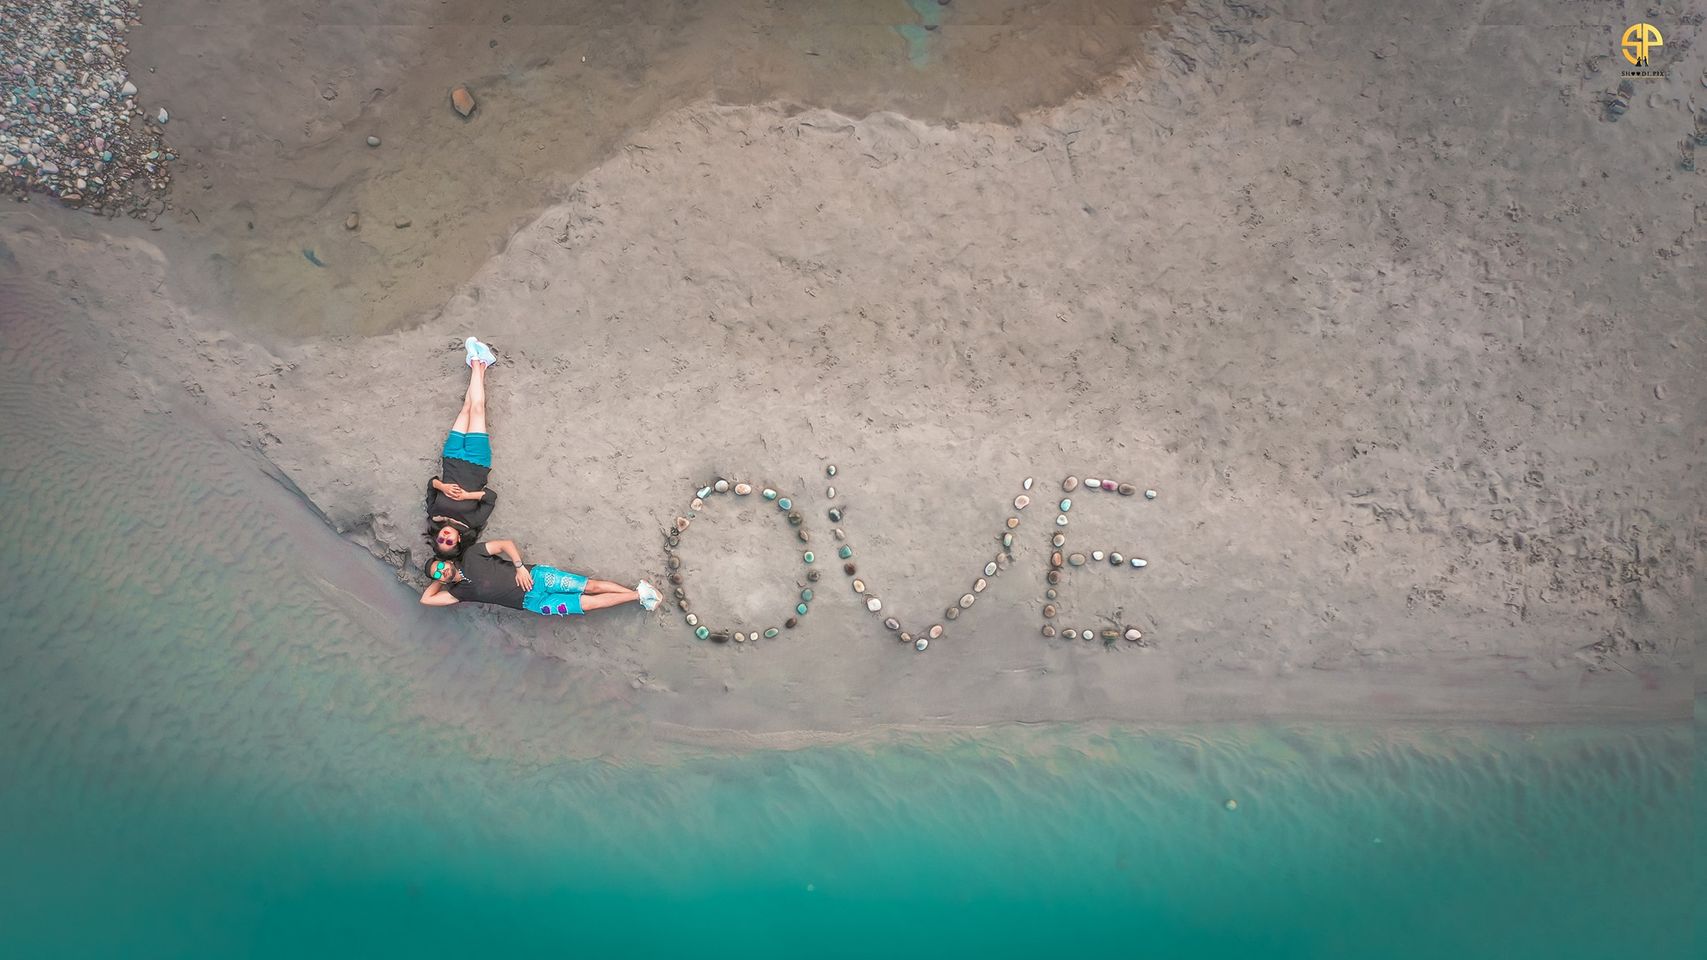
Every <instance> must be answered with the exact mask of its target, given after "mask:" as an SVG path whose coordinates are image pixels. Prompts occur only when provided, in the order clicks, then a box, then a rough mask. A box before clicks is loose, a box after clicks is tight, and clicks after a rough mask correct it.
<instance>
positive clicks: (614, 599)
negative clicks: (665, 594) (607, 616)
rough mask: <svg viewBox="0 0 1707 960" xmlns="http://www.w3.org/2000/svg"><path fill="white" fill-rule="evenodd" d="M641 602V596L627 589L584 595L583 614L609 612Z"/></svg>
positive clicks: (582, 600)
mask: <svg viewBox="0 0 1707 960" xmlns="http://www.w3.org/2000/svg"><path fill="white" fill-rule="evenodd" d="M639 600H640V594H638V593H635V592H634V591H633V590H627V589H619V590H617V591H616V592H614V593H582V594H581V612H583V613H590V612H592V611H594V610H608V609H609V608H611V607H620V606H622V605H623V604H625V603H636V602H638V601H639Z"/></svg>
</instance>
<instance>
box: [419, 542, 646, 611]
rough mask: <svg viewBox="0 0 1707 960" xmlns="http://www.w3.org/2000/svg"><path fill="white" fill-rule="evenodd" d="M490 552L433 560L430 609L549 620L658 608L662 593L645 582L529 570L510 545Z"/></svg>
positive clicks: (539, 567)
mask: <svg viewBox="0 0 1707 960" xmlns="http://www.w3.org/2000/svg"><path fill="white" fill-rule="evenodd" d="M484 547H485V549H482V550H474V551H472V552H470V553H469V555H468V557H467V558H466V559H464V560H463V561H461V562H460V563H459V562H457V561H455V560H442V559H439V560H428V561H427V576H429V577H432V578H433V582H432V583H430V584H428V585H427V589H426V591H425V592H423V593H422V594H421V602H422V603H424V604H426V605H427V606H429V607H448V606H450V605H451V604H454V603H459V602H461V601H464V600H466V601H468V602H469V603H494V604H497V605H498V606H501V607H514V608H516V609H517V610H528V611H531V612H533V613H538V614H543V615H545V616H548V617H554V616H571V617H575V616H580V615H581V614H583V613H586V612H587V611H589V610H603V609H605V608H606V607H615V606H618V605H620V604H624V603H633V602H635V601H636V600H638V601H640V605H641V606H642V607H645V608H646V609H648V610H650V609H652V608H653V607H656V606H657V605H658V599H659V596H658V591H657V589H656V588H654V587H653V586H652V585H651V584H650V583H647V582H646V581H644V580H642V581H640V583H638V584H636V585H635V587H634V589H633V590H630V589H628V588H627V587H625V586H623V585H622V584H620V583H612V582H611V581H609V580H589V579H587V578H586V577H584V576H582V575H580V574H578V573H565V572H564V571H562V570H559V569H557V568H556V567H549V566H546V565H545V564H543V563H536V564H534V565H533V566H531V567H529V566H524V565H523V564H522V552H521V551H520V550H518V549H517V548H516V545H515V543H514V542H513V541H510V540H493V541H490V542H488V543H486V544H485V545H484ZM500 555H501V556H500Z"/></svg>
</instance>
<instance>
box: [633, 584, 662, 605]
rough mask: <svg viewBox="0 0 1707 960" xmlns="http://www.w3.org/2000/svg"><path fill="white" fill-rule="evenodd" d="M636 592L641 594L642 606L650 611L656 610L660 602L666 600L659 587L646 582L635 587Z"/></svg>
mask: <svg viewBox="0 0 1707 960" xmlns="http://www.w3.org/2000/svg"><path fill="white" fill-rule="evenodd" d="M634 592H635V593H638V594H640V605H641V606H642V607H645V608H646V609H648V610H653V609H656V608H657V606H658V601H660V600H662V599H664V597H663V595H662V594H660V593H659V592H658V588H657V587H654V586H652V585H651V584H650V583H647V582H646V581H644V580H642V581H640V582H639V583H637V584H635V585H634Z"/></svg>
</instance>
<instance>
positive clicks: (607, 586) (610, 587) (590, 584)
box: [581, 580, 640, 597]
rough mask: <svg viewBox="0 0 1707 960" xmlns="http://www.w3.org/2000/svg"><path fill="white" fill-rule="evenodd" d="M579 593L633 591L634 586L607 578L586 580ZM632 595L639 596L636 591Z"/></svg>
mask: <svg viewBox="0 0 1707 960" xmlns="http://www.w3.org/2000/svg"><path fill="white" fill-rule="evenodd" d="M581 593H582V594H591V593H634V588H633V587H625V586H623V585H622V584H620V583H612V582H610V581H609V580H588V581H587V582H586V584H585V585H584V586H582V587H581ZM634 595H635V596H637V597H638V596H640V594H638V593H635V594H634Z"/></svg>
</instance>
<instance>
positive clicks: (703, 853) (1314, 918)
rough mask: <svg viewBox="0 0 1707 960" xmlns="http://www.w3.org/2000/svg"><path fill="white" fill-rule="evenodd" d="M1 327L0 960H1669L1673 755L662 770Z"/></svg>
mask: <svg viewBox="0 0 1707 960" xmlns="http://www.w3.org/2000/svg"><path fill="white" fill-rule="evenodd" d="M3 292H5V291H3V290H0V293H3ZM0 299H3V298H0ZM0 321H4V324H3V326H0V330H3V331H4V341H3V343H0V364H3V365H4V369H6V370H8V371H9V373H8V376H7V377H5V378H4V379H0V449H4V450H6V451H7V452H8V456H7V457H5V458H3V459H4V463H3V464H0V497H4V500H5V502H6V503H7V504H8V507H9V508H8V509H7V510H6V511H4V512H3V513H0V540H3V542H5V543H8V544H10V545H12V550H11V551H9V554H10V555H9V557H8V562H7V566H6V570H5V572H4V575H3V576H0V610H3V611H4V613H3V617H4V622H3V629H0V955H3V956H7V957H12V956H16V957H85V956H87V957H179V956H210V957H232V956H251V957H301V956H363V957H372V956H392V955H399V954H408V955H414V956H444V955H469V954H476V953H478V954H482V955H489V954H499V955H524V956H561V957H567V956H577V957H578V956H588V957H605V956H672V957H679V956H684V955H694V956H702V955H703V956H722V955H739V956H741V957H744V958H757V957H773V956H775V957H799V956H814V957H817V956H824V957H842V956H846V957H855V956H858V957H868V956H876V955H883V956H925V955H930V956H937V957H942V956H984V957H992V956H1026V957H1031V956H1042V955H1048V956H1056V955H1065V956H1119V957H1194V958H1215V957H1241V958H1248V957H1279V958H1287V957H1348V958H1349V957H1358V958H1366V957H1419V958H1420V957H1460V958H1461V957H1547V958H1573V957H1585V958H1586V957H1632V958H1635V957H1640V958H1664V957H1687V956H1698V955H1699V953H1698V952H1697V951H1696V948H1695V945H1694V940H1693V932H1692V929H1691V923H1692V914H1691V911H1692V908H1693V907H1695V906H1696V905H1697V904H1696V903H1695V902H1694V901H1693V900H1692V898H1693V897H1694V896H1696V894H1695V893H1694V892H1693V891H1694V888H1693V887H1692V884H1693V882H1694V874H1693V869H1692V861H1691V856H1690V852H1691V851H1695V852H1696V853H1695V858H1696V859H1697V860H1698V859H1699V851H1700V847H1699V846H1698V845H1697V838H1696V836H1695V834H1694V828H1693V824H1692V820H1691V816H1692V813H1693V811H1692V808H1691V802H1692V797H1693V795H1694V794H1693V789H1692V784H1691V775H1692V772H1691V762H1692V749H1693V746H1692V744H1693V739H1692V737H1691V734H1690V731H1689V729H1688V728H1687V727H1685V726H1683V725H1677V726H1672V727H1664V726H1639V727H1621V728H1604V729H1568V728H1536V729H1524V728H1515V727H1497V728H1495V727H1490V728H1481V727H1473V726H1465V727H1410V726H1406V727H1378V726H1334V725H1322V724H1311V725H1288V724H1276V725H1266V726H1262V725H1247V726H1226V727H1200V728H1179V729H1154V730H1117V729H1106V728H1097V727H1061V728H1053V729H1036V728H1032V729H1010V730H995V731H983V732H979V733H977V734H966V735H950V734H941V735H908V736H894V737H888V738H885V739H883V740H881V741H880V742H875V743H868V744H858V745H846V746H835V747H820V748H813V749H806V750H800V751H795V752H757V753H738V754H734V753H732V754H718V753H713V752H707V751H704V750H689V749H686V748H680V747H671V746H669V745H667V744H662V743H659V742H657V741H656V740H654V739H653V738H652V737H651V736H650V734H649V733H648V731H647V729H646V726H645V724H644V722H643V721H641V720H640V719H638V718H636V717H634V716H633V715H631V714H629V713H628V712H626V708H624V707H621V706H619V705H613V704H600V703H597V702H594V701H592V700H591V699H589V695H588V693H587V690H586V689H585V688H583V687H581V686H579V685H578V683H577V678H576V677H574V676H573V675H572V674H570V673H567V672H566V668H565V667H564V666H563V665H561V664H557V663H555V662H553V661H544V660H540V659H538V658H534V657H532V656H530V655H528V654H526V653H525V652H522V651H517V650H514V649H509V648H507V647H505V646H504V645H502V644H501V643H499V642H496V641H495V640H493V639H492V638H490V637H485V636H481V635H476V634H473V633H467V632H460V631H463V630H465V629H466V628H464V627H460V626H458V624H460V623H462V622H463V620H462V618H446V617H442V616H437V617H433V616H429V615H427V614H425V613H423V612H422V611H421V610H420V609H419V608H418V606H416V605H414V604H412V603H411V602H410V600H411V598H410V596H409V594H408V593H407V592H406V591H405V589H404V588H403V587H402V586H401V585H399V584H397V583H396V582H395V581H394V579H392V578H391V577H390V576H389V575H388V573H387V572H386V571H385V570H384V568H382V567H380V566H379V565H378V564H377V563H375V562H373V561H371V560H370V559H368V558H367V557H366V556H365V554H362V553H361V552H360V551H358V550H357V549H356V548H354V547H352V546H350V545H348V544H346V543H344V542H343V541H341V540H339V539H338V538H337V537H335V536H334V535H332V534H331V532H330V531H328V530H326V529H325V528H324V527H323V526H321V525H320V524H319V523H318V522H317V520H316V518H314V517H313V515H312V514H311V513H310V512H309V510H308V508H307V507H305V506H304V505H303V504H301V503H300V502H299V501H297V500H296V499H295V498H294V497H293V496H292V495H291V494H290V493H289V492H287V491H286V490H285V489H284V488H283V487H281V486H280V485H278V484H276V483H274V482H273V481H271V480H270V479H268V478H267V477H266V476H265V474H264V473H263V472H262V469H261V465H260V464H259V462H258V461H256V460H255V459H253V458H251V457H250V456H249V455H248V454H247V453H245V452H244V451H242V450H239V449H237V448H234V447H231V446H229V445H227V444H224V443H222V442H219V441H217V440H216V439H214V435H213V433H212V432H211V431H210V430H209V429H208V428H207V427H205V426H204V425H202V424H201V423H199V422H197V421H196V420H195V419H194V418H193V415H192V414H193V407H177V408H173V407H168V406H165V405H162V404H161V403H160V402H158V401H156V400H154V399H151V398H152V397H153V396H154V395H153V394H151V393H150V392H149V390H148V389H147V388H146V386H144V387H143V388H141V389H133V387H134V386H135V384H134V383H133V381H135V376H134V375H133V374H131V373H130V372H129V371H128V370H127V369H126V368H124V367H122V366H106V365H105V364H107V362H108V361H106V360H102V359H101V358H103V357H111V356H113V355H114V354H113V353H111V352H110V351H111V348H112V347H113V344H112V343H111V342H110V341H109V340H108V339H107V335H106V334H104V333H102V332H100V331H95V330H81V331H76V332H75V335H76V336H78V337H82V338H87V345H86V347H81V348H80V349H79V351H77V352H76V353H75V355H74V354H73V353H71V352H67V351H65V350H62V349H56V347H57V346H58V345H59V344H61V343H62V342H63V338H64V337H66V336H68V335H69V334H67V333H66V331H65V330H63V329H55V330H53V331H48V330H46V329H41V328H38V327H34V326H31V325H29V324H26V323H25V322H23V321H22V320H21V319H20V318H17V317H10V318H8V317H0ZM80 364H86V365H87V366H80ZM168 392H170V391H168ZM1227 799H1236V800H1237V802H1238V806H1237V809H1236V810H1228V809H1226V808H1225V807H1224V805H1223V803H1224V801H1225V800H1227Z"/></svg>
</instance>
